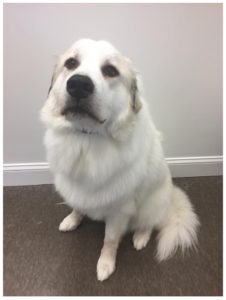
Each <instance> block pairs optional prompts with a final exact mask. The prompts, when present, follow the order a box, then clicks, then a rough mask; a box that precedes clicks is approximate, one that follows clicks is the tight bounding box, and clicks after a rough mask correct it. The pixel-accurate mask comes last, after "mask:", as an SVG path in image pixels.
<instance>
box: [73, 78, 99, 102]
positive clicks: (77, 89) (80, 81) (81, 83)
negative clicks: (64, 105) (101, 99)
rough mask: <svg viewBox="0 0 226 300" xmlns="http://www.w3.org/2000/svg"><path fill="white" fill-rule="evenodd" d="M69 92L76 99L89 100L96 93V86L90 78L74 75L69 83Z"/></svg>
mask: <svg viewBox="0 0 226 300" xmlns="http://www.w3.org/2000/svg"><path fill="white" fill-rule="evenodd" d="M67 91H68V93H69V94H70V95H71V96H72V97H75V98H76V99H81V98H87V97H88V96H89V95H91V94H92V93H93V91H94V84H93V82H92V80H91V79H90V78H89V77H88V76H84V75H74V76H72V77H71V78H69V79H68V81H67Z"/></svg>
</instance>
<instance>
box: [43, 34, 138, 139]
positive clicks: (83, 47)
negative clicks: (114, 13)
mask: <svg viewBox="0 0 226 300" xmlns="http://www.w3.org/2000/svg"><path fill="white" fill-rule="evenodd" d="M140 108H141V101H140V99H139V95H138V89H137V79H136V73H135V71H134V70H133V68H132V66H131V63H130V61H129V59H127V58H125V57H123V56H122V55H121V54H120V53H119V52H118V51H117V50H116V49H115V48H114V47H113V46H112V45H111V44H109V43H108V42H106V41H93V40H88V39H82V40H79V41H78V42H76V43H75V44H73V45H72V47H71V48H70V49H69V50H68V51H66V53H65V54H63V55H62V56H61V57H60V58H59V60H58V62H57V65H56V68H55V72H54V74H53V77H52V82H51V86H50V89H49V95H48V99H47V101H46V103H45V105H44V107H43V109H42V119H43V121H44V122H45V123H47V124H48V126H52V127H55V128H70V129H72V130H76V131H80V132H83V133H98V134H106V133H109V132H110V133H111V132H112V131H114V130H116V128H119V127H120V126H124V125H123V124H124V123H126V122H127V123H128V122H129V121H131V120H132V119H134V118H135V115H136V114H137V113H138V111H139V110H140Z"/></svg>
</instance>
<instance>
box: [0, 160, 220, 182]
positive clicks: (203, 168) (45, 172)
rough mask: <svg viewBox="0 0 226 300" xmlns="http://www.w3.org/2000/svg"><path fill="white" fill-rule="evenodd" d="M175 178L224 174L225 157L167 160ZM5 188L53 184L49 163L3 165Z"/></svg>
mask: <svg viewBox="0 0 226 300" xmlns="http://www.w3.org/2000/svg"><path fill="white" fill-rule="evenodd" d="M166 161H167V163H168V165H169V167H170V170H171V173H172V176H173V177H194V176H216V175H222V174H223V156H198V157H173V158H171V157H170V158H166ZM3 178H4V180H3V181H4V186H16V185H37V184H51V183H53V177H52V175H51V173H50V170H49V165H48V163H13V164H4V165H3Z"/></svg>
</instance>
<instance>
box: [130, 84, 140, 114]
mask: <svg viewBox="0 0 226 300" xmlns="http://www.w3.org/2000/svg"><path fill="white" fill-rule="evenodd" d="M130 101H131V107H132V109H133V111H134V112H135V113H138V112H139V110H140V109H141V107H142V103H141V101H140V99H139V96H138V91H137V83H136V79H134V80H133V82H132V86H131V97H130Z"/></svg>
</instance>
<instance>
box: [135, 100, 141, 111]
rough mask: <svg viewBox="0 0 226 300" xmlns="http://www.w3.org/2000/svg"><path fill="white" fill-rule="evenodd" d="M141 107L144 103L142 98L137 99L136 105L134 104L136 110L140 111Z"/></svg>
mask: <svg viewBox="0 0 226 300" xmlns="http://www.w3.org/2000/svg"><path fill="white" fill-rule="evenodd" d="M141 107H142V103H141V102H140V100H137V101H135V105H133V110H134V112H135V113H138V112H139V110H140V109H141Z"/></svg>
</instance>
